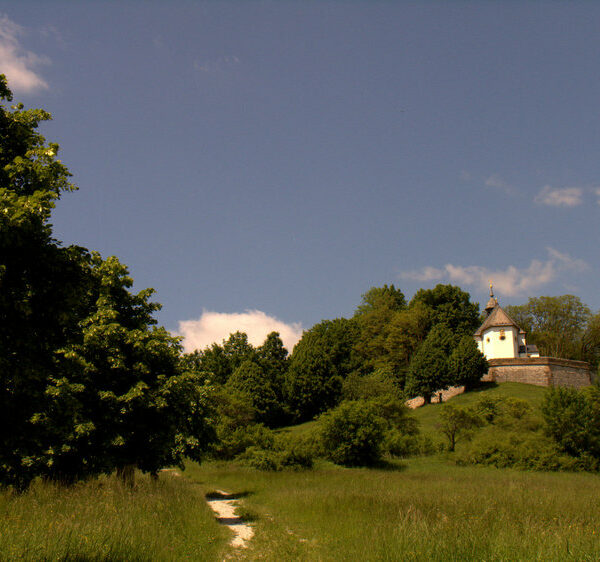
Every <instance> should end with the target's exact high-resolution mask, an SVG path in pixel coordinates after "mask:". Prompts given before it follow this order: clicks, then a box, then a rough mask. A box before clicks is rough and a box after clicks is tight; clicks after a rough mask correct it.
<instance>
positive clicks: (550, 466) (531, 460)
mask: <svg viewBox="0 0 600 562" xmlns="http://www.w3.org/2000/svg"><path fill="white" fill-rule="evenodd" d="M456 462H457V463H458V464H481V465H488V466H495V467H497V468H517V469H520V470H540V471H582V470H586V471H597V470H598V462H597V461H596V460H595V459H593V458H592V457H589V456H585V457H580V458H575V457H572V456H569V455H566V454H564V453H561V451H560V450H559V449H558V447H557V446H556V443H554V442H553V441H552V439H550V438H548V437H547V436H545V435H543V434H542V433H541V432H532V431H529V432H527V431H525V432H524V431H515V430H505V429H502V428H499V427H494V426H490V427H488V428H486V429H484V430H482V431H481V432H480V433H479V434H478V435H477V436H476V437H475V438H474V439H473V441H472V442H471V443H470V444H469V446H468V447H464V448H463V449H462V450H460V451H459V452H458V453H457V460H456Z"/></svg>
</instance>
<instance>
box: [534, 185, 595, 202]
mask: <svg viewBox="0 0 600 562" xmlns="http://www.w3.org/2000/svg"><path fill="white" fill-rule="evenodd" d="M583 192H584V188H582V187H551V186H549V185H545V186H544V187H543V188H542V189H541V190H540V192H539V193H538V194H537V195H536V196H535V199H534V201H535V202H536V203H538V204H539V205H549V206H551V207H576V206H577V205H581V204H582V203H583Z"/></svg>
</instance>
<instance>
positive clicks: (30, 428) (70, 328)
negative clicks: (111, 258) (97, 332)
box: [0, 75, 90, 488]
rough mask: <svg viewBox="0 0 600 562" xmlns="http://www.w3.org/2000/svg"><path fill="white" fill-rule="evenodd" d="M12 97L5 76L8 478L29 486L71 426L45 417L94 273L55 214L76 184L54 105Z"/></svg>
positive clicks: (0, 115)
mask: <svg viewBox="0 0 600 562" xmlns="http://www.w3.org/2000/svg"><path fill="white" fill-rule="evenodd" d="M11 100H12V94H11V92H10V90H9V89H8V86H7V84H6V79H5V77H4V75H0V101H1V102H2V103H0V287H1V289H2V290H1V291H0V318H1V319H2V321H1V322H0V483H3V484H13V485H15V486H16V487H17V488H24V487H26V486H27V484H28V482H29V481H30V480H31V479H32V478H33V477H34V476H35V475H37V474H39V473H40V471H43V470H44V466H45V459H44V458H43V457H44V450H45V449H46V448H47V447H48V446H49V444H50V443H51V442H52V441H53V440H55V439H57V438H59V437H60V434H61V432H62V431H63V428H62V427H52V425H51V424H44V423H40V421H41V420H42V418H44V416H47V415H48V409H49V408H51V407H52V406H51V403H50V402H51V397H49V396H48V395H47V393H46V386H47V382H48V380H50V379H53V380H59V379H61V373H60V368H59V366H58V365H57V362H56V359H55V351H56V350H57V349H59V348H60V347H62V346H64V345H66V344H67V343H68V342H69V341H71V340H72V339H73V338H75V337H76V336H77V332H78V324H79V322H80V320H81V319H82V317H83V316H84V315H85V313H86V307H87V306H88V304H89V298H88V283H89V282H90V279H89V267H88V260H89V256H88V254H87V252H86V251H85V250H84V249H83V248H78V247H68V248H63V247H61V246H60V245H59V243H58V242H57V241H55V240H54V239H53V238H52V228H51V225H50V224H49V222H48V221H49V218H50V213H51V211H52V209H53V207H54V204H55V201H56V200H57V199H58V198H59V197H60V194H61V192H64V191H69V190H72V189H75V187H74V186H73V185H72V184H71V183H69V181H68V178H69V176H70V174H69V172H68V170H67V168H66V167H65V166H64V165H63V164H62V163H61V162H60V160H57V159H56V154H57V151H58V145H56V144H52V143H50V144H47V143H46V141H45V139H44V137H43V136H42V135H41V134H40V133H38V132H37V130H36V129H37V127H38V125H39V124H40V123H42V122H44V121H47V120H49V119H50V114H48V113H47V112H45V111H42V110H39V109H31V110H25V109H23V105H22V104H16V105H13V106H11V107H7V106H6V105H5V103H4V102H6V101H11ZM68 412H69V411H68V410H67V411H66V412H64V413H63V412H61V416H62V417H64V418H67V419H68V417H69V413H68ZM34 420H35V422H34Z"/></svg>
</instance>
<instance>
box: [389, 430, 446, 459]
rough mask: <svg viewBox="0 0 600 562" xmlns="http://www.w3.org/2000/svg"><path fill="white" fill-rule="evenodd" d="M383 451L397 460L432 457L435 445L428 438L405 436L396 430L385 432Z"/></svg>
mask: <svg viewBox="0 0 600 562" xmlns="http://www.w3.org/2000/svg"><path fill="white" fill-rule="evenodd" d="M383 450H384V451H385V452H386V453H387V454H389V455H391V456H393V457H399V458H406V457H417V456H425V455H432V454H434V453H436V452H437V448H436V446H435V444H434V443H433V441H432V440H431V438H429V437H428V436H426V435H420V434H407V433H403V432H402V431H399V430H397V429H392V430H390V431H387V432H386V434H385V440H384V442H383Z"/></svg>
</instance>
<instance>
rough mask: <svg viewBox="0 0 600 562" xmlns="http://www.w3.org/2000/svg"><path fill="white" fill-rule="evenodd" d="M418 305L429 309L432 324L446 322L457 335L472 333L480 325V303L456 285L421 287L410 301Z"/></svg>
mask: <svg viewBox="0 0 600 562" xmlns="http://www.w3.org/2000/svg"><path fill="white" fill-rule="evenodd" d="M417 305H420V306H425V307H426V308H427V309H429V311H430V318H431V324H432V325H435V324H445V325H446V326H447V327H448V328H449V329H450V330H451V331H452V332H453V333H454V334H457V335H472V334H473V332H474V331H475V330H476V329H477V327H478V325H479V305H478V304H477V303H473V302H471V296H470V295H469V293H466V292H465V291H463V290H462V289H461V288H460V287H456V286H454V285H442V284H439V285H436V286H435V287H434V288H433V289H419V290H418V291H417V292H416V293H415V295H414V296H413V298H412V299H411V301H410V306H411V307H414V306H417Z"/></svg>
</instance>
